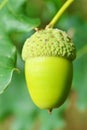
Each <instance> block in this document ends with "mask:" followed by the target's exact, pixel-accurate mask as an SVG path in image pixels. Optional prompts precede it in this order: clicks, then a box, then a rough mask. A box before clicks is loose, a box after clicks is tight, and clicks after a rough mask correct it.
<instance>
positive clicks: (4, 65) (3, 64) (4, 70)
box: [0, 27, 16, 94]
mask: <svg viewBox="0 0 87 130" xmlns="http://www.w3.org/2000/svg"><path fill="white" fill-rule="evenodd" d="M15 64H16V48H15V46H14V45H13V44H12V43H11V41H10V39H9V37H8V36H7V35H6V33H4V32H3V29H1V27H0V94H1V93H3V91H4V90H5V89H6V88H7V86H8V85H9V83H10V82H11V79H12V74H13V71H14V69H15Z"/></svg>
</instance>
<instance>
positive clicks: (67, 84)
mask: <svg viewBox="0 0 87 130" xmlns="http://www.w3.org/2000/svg"><path fill="white" fill-rule="evenodd" d="M75 57H76V48H75V45H74V44H73V42H72V41H71V39H70V37H69V36H68V35H67V33H66V32H64V31H62V30H59V29H53V28H47V29H42V30H37V31H36V32H35V33H34V34H33V35H32V36H31V37H30V38H28V39H27V40H26V41H25V44H24V46H23V50H22V58H23V60H24V61H25V77H26V82H27V86H28V90H29V93H30V96H31V98H32V100H33V102H34V103H35V104H36V105H37V106H38V107H39V108H41V109H48V110H49V112H51V111H52V109H54V108H58V107H59V106H61V105H62V104H63V103H64V101H65V100H66V98H67V96H68V94H69V91H70V88H71V84H72V78H73V64H72V61H73V60H74V59H75Z"/></svg>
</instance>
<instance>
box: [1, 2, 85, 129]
mask: <svg viewBox="0 0 87 130" xmlns="http://www.w3.org/2000/svg"><path fill="white" fill-rule="evenodd" d="M64 2H65V0H54V1H53V0H18V1H15V0H0V93H2V92H3V91H4V89H6V87H7V86H8V85H9V83H10V82H11V83H10V85H9V87H8V88H7V89H6V90H5V92H4V93H3V94H2V95H0V130H87V99H86V95H87V7H86V5H87V4H86V3H87V0H75V2H74V3H73V4H72V5H71V6H70V7H69V9H68V10H67V11H66V12H65V13H64V14H63V16H62V17H61V19H60V20H59V22H58V23H57V25H56V27H57V28H60V29H62V30H65V31H67V32H68V33H69V35H70V36H71V37H72V39H73V41H74V43H75V45H76V48H77V59H76V60H75V61H74V74H73V84H72V91H71V93H70V96H69V97H68V99H67V101H66V102H65V103H64V105H63V106H61V107H60V108H59V109H55V110H54V111H53V113H52V114H51V115H49V114H48V112H47V111H45V110H39V109H38V108H37V107H36V106H35V105H34V104H33V102H32V101H31V98H30V96H29V93H28V90H27V87H26V82H25V77H24V62H23V61H22V59H21V50H22V46H23V44H24V41H25V40H26V38H27V37H29V36H30V35H31V34H32V33H34V28H35V27H40V28H44V27H45V26H46V24H48V23H49V21H50V20H51V19H52V18H53V16H54V15H55V13H56V12H57V10H58V9H59V8H60V7H61V6H62V4H63V3H64ZM14 70H18V71H14ZM13 71H14V72H13ZM12 75H13V76H12Z"/></svg>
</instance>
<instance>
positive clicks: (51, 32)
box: [22, 28, 76, 61]
mask: <svg viewBox="0 0 87 130" xmlns="http://www.w3.org/2000/svg"><path fill="white" fill-rule="evenodd" d="M43 56H45V57H50V56H53V57H63V58H66V59H68V60H71V61H72V60H74V59H75V57H76V49H75V45H74V44H73V43H72V41H71V39H70V38H69V36H68V35H67V34H66V33H65V32H64V31H61V30H59V29H52V28H48V29H44V30H38V31H36V32H35V33H34V34H33V35H32V36H31V37H30V38H28V39H27V40H26V41H25V44H24V47H23V50H22V58H23V60H25V61H26V59H29V58H30V57H43Z"/></svg>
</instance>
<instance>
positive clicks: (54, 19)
mask: <svg viewBox="0 0 87 130" xmlns="http://www.w3.org/2000/svg"><path fill="white" fill-rule="evenodd" d="M73 1H74V0H67V1H66V2H65V3H64V5H63V6H62V7H61V8H60V10H59V11H58V12H57V13H56V15H55V16H54V17H53V19H52V20H51V22H50V23H49V24H48V25H47V26H46V29H47V28H53V26H54V25H55V24H56V22H57V21H58V20H59V18H60V16H61V15H62V14H63V13H64V11H65V10H66V9H67V8H68V7H69V6H70V4H71V3H72V2H73Z"/></svg>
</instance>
